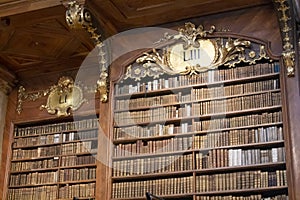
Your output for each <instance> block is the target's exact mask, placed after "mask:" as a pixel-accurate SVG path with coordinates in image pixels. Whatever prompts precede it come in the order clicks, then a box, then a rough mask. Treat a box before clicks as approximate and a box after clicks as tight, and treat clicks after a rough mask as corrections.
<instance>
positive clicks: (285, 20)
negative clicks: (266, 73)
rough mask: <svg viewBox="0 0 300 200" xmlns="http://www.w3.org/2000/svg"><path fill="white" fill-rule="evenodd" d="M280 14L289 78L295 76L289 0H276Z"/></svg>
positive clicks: (284, 56)
mask: <svg viewBox="0 0 300 200" xmlns="http://www.w3.org/2000/svg"><path fill="white" fill-rule="evenodd" d="M274 2H275V3H276V5H277V10H278V12H279V22H280V29H281V34H282V41H283V53H282V57H283V61H284V65H285V67H286V73H287V76H288V77H292V76H294V75H295V51H294V46H293V44H292V43H293V41H292V40H293V37H292V34H293V29H292V25H291V17H290V16H291V14H290V12H292V11H291V9H290V6H289V3H288V1H287V0H274Z"/></svg>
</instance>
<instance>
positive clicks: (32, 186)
mask: <svg viewBox="0 0 300 200" xmlns="http://www.w3.org/2000/svg"><path fill="white" fill-rule="evenodd" d="M97 120H98V119H82V120H80V121H74V122H63V123H49V122H48V123H47V122H44V123H43V122H38V123H30V124H26V125H16V126H15V130H14V142H13V145H12V160H11V165H10V166H11V168H10V177H9V194H8V199H21V198H22V199H47V200H48V199H49V200H51V199H73V197H78V198H79V199H93V198H94V197H95V184H96V168H97V165H96V158H95V156H96V155H97V149H98V147H97V143H98V121H97ZM37 124H39V125H37Z"/></svg>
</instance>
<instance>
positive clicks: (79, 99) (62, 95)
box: [17, 76, 93, 117]
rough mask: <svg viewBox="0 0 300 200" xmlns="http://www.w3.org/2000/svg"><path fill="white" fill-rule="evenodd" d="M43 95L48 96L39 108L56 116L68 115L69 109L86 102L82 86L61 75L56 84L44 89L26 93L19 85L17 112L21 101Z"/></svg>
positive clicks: (20, 107)
mask: <svg viewBox="0 0 300 200" xmlns="http://www.w3.org/2000/svg"><path fill="white" fill-rule="evenodd" d="M89 91H92V90H89ZM92 92H93V91H92ZM45 96H48V98H47V103H46V104H45V105H41V106H40V109H41V110H43V109H46V110H47V112H48V113H49V114H53V115H54V114H56V115H57V116H58V117H60V116H68V115H70V114H71V111H75V110H77V109H78V108H79V107H80V106H81V105H82V103H84V102H86V100H85V99H84V97H83V91H82V87H80V86H79V85H75V84H74V81H73V79H72V78H71V77H66V76H63V77H61V78H60V79H59V81H58V83H57V85H53V86H51V87H50V88H49V89H46V90H44V91H39V92H31V93H27V92H26V90H25V88H24V87H23V86H20V87H19V90H18V106H17V112H18V113H19V114H20V113H21V111H22V104H23V102H25V101H35V100H37V99H39V98H41V97H45Z"/></svg>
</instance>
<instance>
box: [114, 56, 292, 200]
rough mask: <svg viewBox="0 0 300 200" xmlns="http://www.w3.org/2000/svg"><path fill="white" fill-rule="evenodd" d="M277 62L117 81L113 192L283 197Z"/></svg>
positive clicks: (210, 199)
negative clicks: (191, 73)
mask: <svg viewBox="0 0 300 200" xmlns="http://www.w3.org/2000/svg"><path fill="white" fill-rule="evenodd" d="M279 71H280V66H279V62H278V61H269V60H264V61H261V62H258V63H256V64H254V63H253V64H245V65H239V66H237V67H235V68H221V69H216V70H209V71H207V72H203V73H199V74H196V75H167V74H164V75H161V76H159V78H155V79H153V78H151V77H144V78H141V79H140V80H139V81H134V80H130V78H128V79H126V80H122V79H121V80H120V81H119V82H118V83H116V85H115V86H114V88H115V90H114V101H113V103H112V104H113V107H114V110H113V113H114V122H113V130H112V139H113V144H114V148H113V153H112V170H111V177H112V178H111V182H112V186H111V199H113V200H118V199H122V200H123V199H128V200H129V199H145V193H146V192H151V193H153V194H155V195H157V196H160V197H163V198H165V199H191V200H192V199H193V200H214V199H245V200H246V199H251V200H252V199H253V200H254V199H266V200H267V199H288V191H287V174H286V156H285V138H284V133H283V119H282V118H283V117H282V100H281V96H282V92H281V84H280V76H279Z"/></svg>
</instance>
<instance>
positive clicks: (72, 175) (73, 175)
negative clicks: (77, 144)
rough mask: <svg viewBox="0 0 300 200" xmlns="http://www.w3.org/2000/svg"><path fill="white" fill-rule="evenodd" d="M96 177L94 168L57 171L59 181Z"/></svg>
mask: <svg viewBox="0 0 300 200" xmlns="http://www.w3.org/2000/svg"><path fill="white" fill-rule="evenodd" d="M90 179H96V168H80V169H63V170H60V171H59V181H60V182H64V181H80V180H90Z"/></svg>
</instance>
